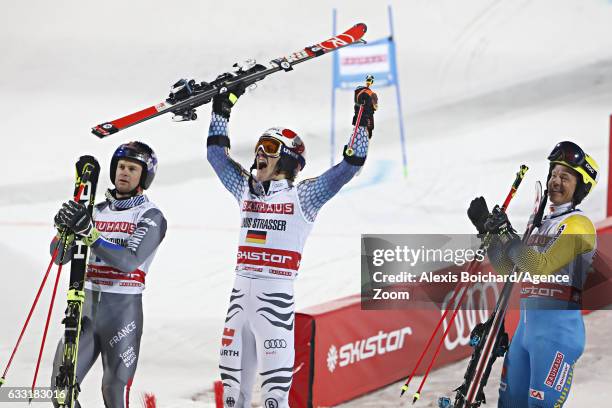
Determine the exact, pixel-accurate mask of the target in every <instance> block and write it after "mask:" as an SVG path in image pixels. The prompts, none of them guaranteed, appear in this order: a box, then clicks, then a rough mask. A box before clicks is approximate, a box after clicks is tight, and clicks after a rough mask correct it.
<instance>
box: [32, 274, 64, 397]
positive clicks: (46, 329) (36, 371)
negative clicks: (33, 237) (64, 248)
mask: <svg viewBox="0 0 612 408" xmlns="http://www.w3.org/2000/svg"><path fill="white" fill-rule="evenodd" d="M62 266H63V265H62V264H61V263H60V264H59V267H58V268H57V275H56V277H55V285H53V294H52V295H51V302H49V312H48V313H47V321H46V322H45V330H44V332H43V338H42V341H41V343H40V350H39V351H38V360H37V362H36V370H35V371H34V379H33V380H32V395H33V394H34V388H35V387H36V378H37V377H38V369H39V368H40V360H41V358H42V354H43V350H44V349H45V340H46V339H47V331H48V329H49V320H51V314H52V313H53V303H54V302H55V294H56V293H57V284H58V283H59V278H60V275H61V274H62ZM31 401H32V397H30V402H31Z"/></svg>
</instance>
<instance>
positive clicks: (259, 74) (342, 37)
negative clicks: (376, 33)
mask: <svg viewBox="0 0 612 408" xmlns="http://www.w3.org/2000/svg"><path fill="white" fill-rule="evenodd" d="M366 30H367V27H366V25H365V24H363V23H359V24H356V25H354V26H353V27H351V28H349V29H348V30H346V31H345V32H344V33H342V34H339V35H336V36H334V37H332V38H330V39H328V40H325V41H322V42H320V43H318V44H315V45H312V46H309V47H305V48H303V49H301V50H299V51H297V52H294V53H292V54H290V55H288V56H283V57H279V58H276V59H273V60H271V61H270V62H269V66H267V67H266V66H264V65H261V64H255V61H254V60H248V61H246V64H245V65H239V64H236V65H235V67H236V68H237V71H236V72H235V73H233V74H231V73H227V74H222V75H220V76H219V77H217V79H215V80H214V81H212V82H210V83H208V82H201V83H199V84H198V83H196V81H195V80H193V79H190V80H186V79H181V80H179V81H178V82H177V83H175V84H174V86H173V87H172V89H171V92H170V95H169V96H168V98H167V99H166V100H165V101H163V102H160V103H158V104H155V105H153V106H150V107H148V108H145V109H143V110H140V111H138V112H135V113H132V114H130V115H127V116H124V117H122V118H119V119H115V120H113V121H110V122H105V123H102V124H100V125H97V126H96V127H94V128H92V133H93V134H94V135H96V136H98V137H100V138H105V137H107V136H110V135H112V134H113V133H117V132H118V131H120V130H123V129H125V128H128V127H130V126H134V125H136V124H138V123H142V122H144V121H147V120H149V119H153V118H155V117H157V116H160V115H163V114H165V113H169V112H172V113H173V114H174V119H175V120H177V121H187V120H196V119H197V114H196V111H195V109H196V108H197V107H198V106H201V105H204V104H206V103H208V102H210V101H211V100H212V98H213V97H214V96H215V95H217V94H219V93H224V92H227V91H228V90H231V89H233V88H235V87H236V86H237V85H244V86H245V87H248V86H251V85H253V84H254V83H256V82H257V81H261V80H262V79H264V78H265V77H266V76H268V75H270V74H273V73H275V72H278V71H285V72H288V71H291V70H293V66H294V65H297V64H299V63H302V62H304V61H308V60H310V59H312V58H316V57H319V56H321V55H324V54H327V53H330V52H332V51H336V50H339V49H340V48H343V47H346V46H349V45H352V44H355V43H365V41H364V40H362V39H361V38H362V37H363V35H364V34H365V33H366Z"/></svg>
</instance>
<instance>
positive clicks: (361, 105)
mask: <svg viewBox="0 0 612 408" xmlns="http://www.w3.org/2000/svg"><path fill="white" fill-rule="evenodd" d="M363 107H364V105H363V104H360V105H359V112H358V113H357V121H355V129H354V130H353V135H352V136H351V141H350V142H349V145H348V147H347V148H346V154H347V155H348V156H352V155H354V154H355V151H354V150H353V143H355V136H356V135H357V129H359V122H361V115H362V114H363Z"/></svg>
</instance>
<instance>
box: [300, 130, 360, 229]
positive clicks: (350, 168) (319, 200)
mask: <svg viewBox="0 0 612 408" xmlns="http://www.w3.org/2000/svg"><path fill="white" fill-rule="evenodd" d="M368 145H369V138H368V131H367V129H366V128H365V127H364V126H360V127H359V128H358V129H357V134H356V136H355V141H354V143H353V150H354V151H355V156H356V157H359V158H365V157H366V156H367V154H368ZM360 168H361V166H355V165H352V164H349V163H348V162H347V161H346V160H342V161H341V162H340V163H338V164H336V165H335V166H333V167H332V168H330V169H329V170H327V171H326V172H325V173H323V174H321V175H320V176H319V177H315V178H311V179H307V180H304V181H302V182H300V183H298V185H297V192H298V198H299V200H300V206H301V207H302V212H303V213H304V216H305V217H306V219H307V220H308V221H310V222H313V221H314V220H315V218H316V217H317V214H318V212H319V210H320V209H321V207H323V205H324V204H325V203H326V202H328V201H329V200H330V199H331V198H332V197H333V196H335V195H336V193H338V191H340V189H341V188H342V186H344V185H345V184H346V183H348V182H349V181H350V180H351V179H352V178H353V177H354V176H355V175H356V174H357V172H358V171H359V169H360Z"/></svg>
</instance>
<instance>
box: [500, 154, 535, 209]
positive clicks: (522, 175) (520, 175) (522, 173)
mask: <svg viewBox="0 0 612 408" xmlns="http://www.w3.org/2000/svg"><path fill="white" fill-rule="evenodd" d="M527 170H529V167H527V166H525V165H524V164H521V168H520V169H519V171H518V172H517V173H516V178H515V179H514V183H512V187H511V188H510V192H509V193H508V195H507V196H506V200H505V201H504V204H503V205H502V210H503V211H504V212H505V211H506V210H507V209H508V205H510V200H512V198H514V195H515V194H516V191H517V190H518V188H519V186H520V185H521V182H522V181H523V179H524V178H525V174H526V173H527Z"/></svg>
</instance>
